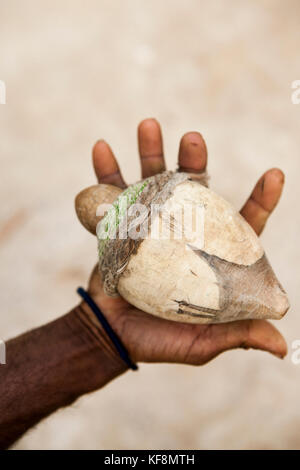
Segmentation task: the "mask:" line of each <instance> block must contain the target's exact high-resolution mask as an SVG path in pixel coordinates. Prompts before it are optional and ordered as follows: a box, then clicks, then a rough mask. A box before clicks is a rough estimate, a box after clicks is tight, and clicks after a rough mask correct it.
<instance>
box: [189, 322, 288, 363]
mask: <svg viewBox="0 0 300 470" xmlns="http://www.w3.org/2000/svg"><path fill="white" fill-rule="evenodd" d="M197 343H198V345H196V344H195V345H194V347H193V348H191V350H190V351H189V353H188V357H187V359H188V362H191V363H193V364H204V363H205V362H207V361H209V360H211V359H213V358H214V357H216V356H217V355H218V354H220V353H222V352H224V351H228V350H230V349H235V348H243V349H249V348H252V349H260V350H262V351H267V352H269V353H271V354H273V355H275V356H277V357H279V358H283V357H284V356H285V355H286V354H287V345H286V342H285V340H284V338H283V336H282V335H281V334H280V333H279V331H278V330H277V329H276V328H275V327H274V326H273V325H272V324H271V323H269V322H268V321H266V320H242V321H236V322H232V323H222V324H219V325H210V326H208V327H207V330H206V333H204V334H201V333H200V336H199V339H198V341H197Z"/></svg>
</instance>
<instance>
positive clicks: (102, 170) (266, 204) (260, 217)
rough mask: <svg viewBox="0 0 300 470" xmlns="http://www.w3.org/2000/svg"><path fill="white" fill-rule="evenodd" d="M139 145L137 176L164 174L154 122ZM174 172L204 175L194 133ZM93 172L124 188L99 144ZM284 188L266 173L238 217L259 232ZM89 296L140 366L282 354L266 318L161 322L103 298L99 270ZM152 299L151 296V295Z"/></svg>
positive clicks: (200, 143)
mask: <svg viewBox="0 0 300 470" xmlns="http://www.w3.org/2000/svg"><path fill="white" fill-rule="evenodd" d="M138 145H139V154H140V160H141V167H142V177H143V178H146V177H149V176H152V175H155V174H157V173H160V172H162V171H164V170H165V162H164V157H163V144H162V135H161V130H160V126H159V124H158V122H157V121H156V120H154V119H146V120H144V121H142V122H141V124H140V125H139V127H138ZM178 162H179V171H185V172H187V173H193V175H194V177H197V175H200V174H201V173H203V172H204V171H205V169H206V165H207V150H206V145H205V142H204V140H203V138H202V136H201V135H200V134H199V133H197V132H189V133H187V134H185V135H184V136H183V137H182V139H181V141H180V147H179V157H178ZM93 163H94V169H95V172H96V175H97V178H98V181H99V183H107V184H112V185H115V186H119V187H120V188H125V187H126V184H125V182H124V180H123V177H122V175H121V173H120V169H119V166H118V163H117V160H116V158H115V156H114V154H113V153H112V150H111V149H110V147H109V145H108V144H107V143H106V142H105V141H103V140H101V141H99V142H97V143H96V145H95V146H94V149H93ZM283 184H284V175H283V173H282V172H281V171H280V170H278V169H271V170H269V171H267V172H266V173H265V174H264V175H263V176H262V177H261V178H260V179H259V181H258V183H257V184H256V186H255V188H254V190H253V192H252V194H251V196H250V197H249V199H248V200H247V202H246V203H245V205H244V206H243V208H242V209H241V214H242V215H243V217H244V218H245V219H246V220H247V222H248V223H249V224H250V225H251V226H252V227H253V229H254V230H255V232H256V233H257V234H260V233H261V231H262V230H263V227H264V225H265V223H266V221H267V218H268V217H269V215H270V213H271V212H272V210H273V209H274V207H275V206H276V204H277V202H278V200H279V198H280V195H281V192H282V188H283ZM89 293H90V295H91V296H92V297H93V299H94V300H95V301H96V303H97V304H98V305H99V307H100V309H101V310H102V311H103V313H104V314H105V315H106V317H107V318H108V320H109V322H110V324H111V325H112V327H113V329H114V330H115V331H116V332H117V334H118V335H119V336H120V337H121V339H122V341H123V343H124V344H125V346H126V348H127V349H128V351H129V353H130V356H131V358H132V359H133V360H134V361H136V362H139V361H143V362H178V363H186V364H195V365H200V364H204V363H206V362H207V361H209V360H210V359H212V358H214V357H215V356H217V355H218V354H220V353H221V352H223V351H226V350H229V349H233V348H238V347H241V348H255V349H261V350H264V351H269V352H271V353H273V354H275V355H276V356H278V357H284V356H285V354H286V343H285V340H284V338H283V337H282V336H281V334H280V333H279V331H278V330H277V329H276V328H275V327H274V326H273V325H272V324H271V323H269V322H268V321H265V320H244V321H236V322H231V323H224V324H216V325H213V324H210V325H195V324H184V323H176V322H173V321H168V320H163V319H161V318H158V317H154V316H152V315H149V314H148V313H145V312H142V311H141V310H138V309H137V308H135V307H133V306H132V305H131V304H129V303H128V302H126V301H125V299H123V298H122V297H118V298H111V297H108V296H107V295H106V294H105V293H104V291H103V288H102V283H101V278H100V275H99V273H98V269H97V268H95V269H94V271H93V274H92V276H91V279H90V284H89ZM153 295H155V292H153Z"/></svg>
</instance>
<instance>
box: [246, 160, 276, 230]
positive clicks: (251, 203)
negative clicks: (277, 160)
mask: <svg viewBox="0 0 300 470" xmlns="http://www.w3.org/2000/svg"><path fill="white" fill-rule="evenodd" d="M283 185H284V174H283V172H282V171H281V170H279V169H278V168H273V169H271V170H268V171H267V172H266V173H264V174H263V176H262V177H261V178H260V179H259V180H258V182H257V183H256V186H255V188H254V190H253V191H252V193H251V195H250V197H249V199H248V200H247V202H246V203H245V205H244V206H243V208H242V209H241V215H242V216H243V217H244V218H245V219H246V220H247V222H248V223H249V224H250V225H251V227H252V228H253V229H254V230H255V232H256V233H257V234H258V235H259V234H260V233H261V232H262V230H263V228H264V226H265V224H266V222H267V220H268V217H269V216H270V214H271V213H272V211H273V210H274V208H275V207H276V205H277V203H278V201H279V199H280V196H281V193H282V189H283Z"/></svg>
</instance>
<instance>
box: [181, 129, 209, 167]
mask: <svg viewBox="0 0 300 470" xmlns="http://www.w3.org/2000/svg"><path fill="white" fill-rule="evenodd" d="M206 165H207V149H206V144H205V141H204V139H203V137H202V135H201V134H199V132H188V133H187V134H184V136H183V137H182V139H181V141H180V146H179V155H178V171H184V172H186V173H193V174H201V173H204V172H205V170H206Z"/></svg>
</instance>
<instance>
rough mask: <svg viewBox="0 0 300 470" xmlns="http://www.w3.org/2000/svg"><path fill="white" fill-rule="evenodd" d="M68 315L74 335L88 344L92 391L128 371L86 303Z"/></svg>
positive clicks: (82, 303)
mask: <svg viewBox="0 0 300 470" xmlns="http://www.w3.org/2000/svg"><path fill="white" fill-rule="evenodd" d="M68 315H70V319H69V320H70V326H71V328H72V329H74V333H75V334H77V333H76V332H78V334H79V335H80V336H81V339H82V341H84V343H85V344H86V348H87V350H86V352H85V362H86V365H87V367H88V369H89V370H90V371H91V375H92V377H91V383H90V384H89V385H88V386H89V388H91V390H95V389H97V388H100V387H103V386H104V385H105V384H106V383H108V382H109V381H110V380H112V379H114V378H116V377H117V376H118V375H121V374H123V373H124V372H125V371H126V370H128V367H127V365H126V364H125V363H124V361H123V360H122V358H121V357H120V356H119V354H118V352H117V351H116V350H115V347H114V345H113V344H112V342H111V341H110V338H109V337H108V336H107V334H106V332H105V331H104V329H103V327H102V325H101V324H100V323H99V322H98V320H97V318H95V315H94V314H93V312H92V311H91V309H90V307H89V306H88V305H87V304H86V302H81V304H80V305H78V306H77V307H75V308H74V309H73V310H72V311H71V312H70V313H69V314H68Z"/></svg>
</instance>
